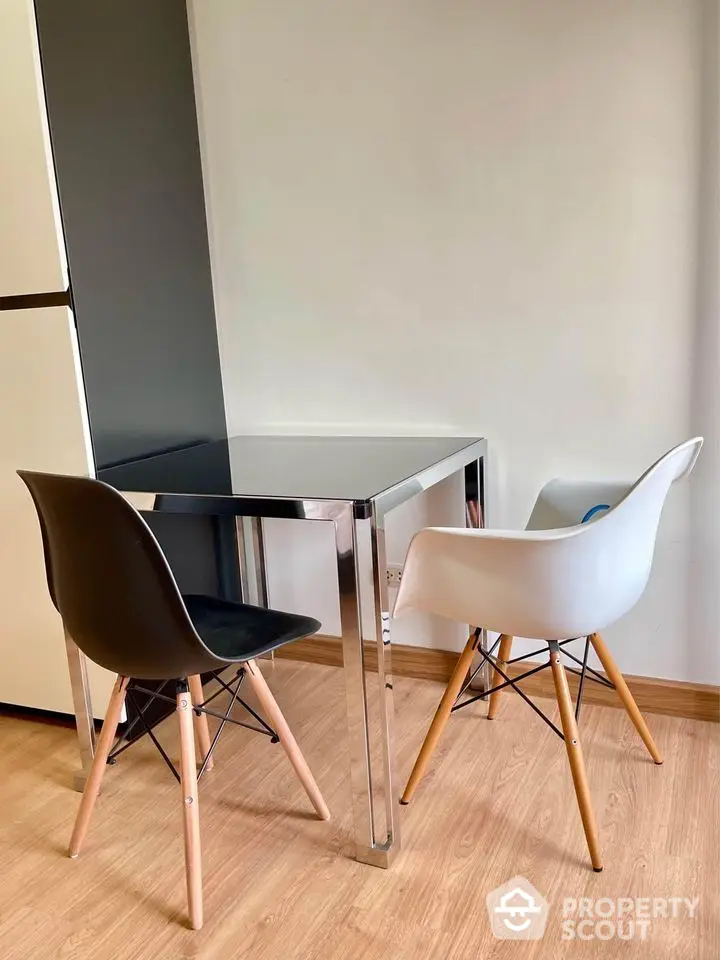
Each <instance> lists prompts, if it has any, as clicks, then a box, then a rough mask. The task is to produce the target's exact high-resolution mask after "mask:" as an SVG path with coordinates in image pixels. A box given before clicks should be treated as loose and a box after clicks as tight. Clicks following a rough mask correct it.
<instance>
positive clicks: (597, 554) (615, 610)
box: [394, 437, 703, 872]
mask: <svg viewBox="0 0 720 960" xmlns="http://www.w3.org/2000/svg"><path fill="white" fill-rule="evenodd" d="M702 443H703V441H702V437H696V438H695V439H693V440H688V441H686V442H685V443H682V444H680V445H679V446H677V447H675V448H674V449H673V450H671V451H670V452H669V453H666V454H665V456H664V457H662V458H661V459H660V460H658V461H657V463H655V464H654V465H653V466H652V467H650V469H649V470H648V471H647V472H646V473H644V474H643V475H642V477H640V479H639V480H638V481H637V482H636V483H635V484H618V483H597V482H595V483H572V482H567V481H562V480H553V481H551V482H550V483H549V484H547V485H546V486H545V487H544V488H543V490H542V491H541V493H540V496H539V497H538V499H537V502H536V504H535V507H534V509H533V511H532V515H531V517H530V520H529V522H528V525H527V528H526V530H524V531H505V530H482V529H481V530H477V529H467V530H465V529H446V528H433V527H430V528H427V529H425V530H422V531H420V533H418V534H417V535H416V536H415V537H414V539H413V541H412V543H411V544H410V548H409V550H408V555H407V559H406V561H405V566H404V569H403V574H402V581H401V585H400V590H399V592H398V597H397V601H396V604H395V610H394V616H395V617H397V616H399V615H401V614H402V613H404V612H405V611H407V610H424V611H426V612H429V613H436V614H440V615H441V616H444V617H449V618H450V619H452V620H457V621H460V622H462V623H471V624H475V625H477V626H478V629H477V630H475V631H474V632H473V633H472V634H471V635H470V637H469V639H468V642H467V644H466V646H465V649H464V650H463V652H462V654H461V655H460V659H459V660H458V663H457V666H456V667H455V670H454V672H453V675H452V677H451V678H450V682H449V683H448V685H447V688H446V690H445V693H444V695H443V698H442V700H441V702H440V705H439V706H438V709H437V712H436V713H435V717H434V719H433V721H432V724H431V725H430V728H429V730H428V733H427V736H426V737H425V741H424V743H423V745H422V748H421V750H420V753H419V754H418V757H417V760H416V761H415V766H414V767H413V770H412V773H411V775H410V779H409V780H408V783H407V786H406V787H405V792H404V794H403V796H402V800H401V803H408V802H409V801H410V800H411V799H412V796H413V794H414V792H415V789H416V787H417V785H418V783H419V781H420V779H421V778H422V776H423V774H424V772H425V769H426V768H427V764H428V761H429V760H430V757H431V756H432V753H433V750H434V748H435V746H436V744H437V742H438V740H439V738H440V735H441V734H442V731H443V729H444V728H445V725H446V723H447V721H448V718H449V716H450V713H451V712H452V710H453V709H454V708H455V709H457V707H458V706H461V705H462V706H464V705H465V704H458V703H456V701H457V700H458V696H459V695H460V694H461V693H462V692H463V690H464V688H466V687H467V686H468V684H467V683H466V682H465V681H466V677H467V675H468V671H469V669H470V666H471V663H472V659H473V655H474V654H475V653H476V651H477V650H478V649H479V644H478V640H479V635H480V630H479V628H480V627H483V628H485V629H487V630H491V631H496V632H498V633H499V634H500V637H499V640H498V642H497V643H496V646H499V651H498V654H497V657H493V656H491V655H487V654H485V653H482V651H480V652H481V653H482V656H483V657H484V658H485V660H486V661H488V662H490V663H492V665H493V667H494V680H493V684H492V688H491V691H490V694H491V695H490V703H489V706H488V718H489V719H492V718H493V717H494V716H495V714H496V712H497V709H498V705H499V699H500V689H501V688H504V687H507V686H510V685H512V686H513V687H514V689H516V690H517V692H518V693H520V694H521V696H523V698H524V699H528V698H527V697H525V695H524V694H523V693H522V691H521V690H520V688H519V687H517V686H516V683H517V681H518V679H521V678H514V679H512V680H511V679H510V678H509V677H508V676H507V674H506V673H505V669H506V664H507V662H508V661H509V660H510V652H511V646H512V638H513V637H514V636H515V637H534V638H538V639H540V640H542V641H545V642H547V650H545V648H543V650H542V651H536V654H537V653H538V652H548V653H549V662H548V663H543V664H542V665H541V666H538V667H533V669H532V670H530V671H529V673H535V672H538V671H539V670H540V669H545V668H547V667H548V666H549V667H550V668H551V670H552V675H553V681H554V686H555V694H556V696H557V701H558V706H559V708H560V718H561V726H562V733H561V732H560V730H558V729H557V727H555V725H554V724H552V723H551V722H550V721H549V720H547V718H544V719H546V720H547V722H550V725H551V726H552V727H553V729H555V732H556V733H558V735H559V736H561V737H562V739H564V741H565V746H566V749H567V754H568V759H569V762H570V769H571V772H572V778H573V783H574V785H575V792H576V795H577V801H578V806H579V808H580V816H581V818H582V822H583V827H584V830H585V836H586V839H587V844H588V848H589V851H590V859H591V861H592V865H593V869H594V870H595V871H596V872H599V871H600V870H602V858H601V855H600V847H599V844H598V837H597V827H596V825H595V815H594V813H593V808H592V803H591V800H590V793H589V790H588V784H587V777H586V774H585V765H584V761H583V756H582V750H581V747H580V739H579V736H578V727H577V713H579V708H580V698H581V694H582V684H583V683H584V680H585V676H586V672H589V673H590V675H591V676H593V675H594V679H599V680H600V681H601V682H605V683H608V684H609V685H611V686H614V687H615V689H616V690H617V693H618V695H619V697H620V699H621V700H622V702H623V705H624V707H625V709H626V710H627V712H628V714H629V715H630V719H631V720H632V722H633V723H634V725H635V728H636V729H637V731H638V733H639V734H640V736H641V737H642V739H643V742H644V743H645V745H646V747H647V748H648V750H649V752H650V755H651V756H652V758H653V760H654V761H655V763H658V764H659V763H662V758H661V756H660V753H659V751H658V749H657V746H656V745H655V742H654V741H653V738H652V736H651V734H650V731H649V730H648V728H647V725H646V723H645V721H644V719H643V717H642V715H641V713H640V711H639V710H638V708H637V705H636V703H635V701H634V699H633V697H632V694H631V693H630V690H629V689H628V687H627V684H626V683H625V680H624V678H623V675H622V674H621V673H620V670H619V669H618V667H617V665H616V663H615V661H614V660H613V658H612V657H611V655H610V652H609V651H608V649H607V647H606V646H605V643H604V642H603V640H602V638H601V636H600V633H599V631H600V630H603V629H604V628H605V627H607V626H609V625H610V624H611V623H613V622H614V621H616V620H618V619H619V618H620V617H622V616H623V615H624V614H625V613H627V612H628V610H630V609H631V608H632V607H633V606H634V605H635V604H636V603H637V601H638V600H639V599H640V597H641V595H642V593H643V591H644V589H645V586H646V584H647V582H648V578H649V576H650V568H651V566H652V559H653V552H654V548H655V538H656V534H657V528H658V523H659V520H660V514H661V512H662V508H663V504H664V502H665V497H666V496H667V493H668V490H669V488H670V485H671V484H672V483H673V482H674V481H675V480H678V479H680V478H681V477H685V476H687V475H688V474H689V473H690V471H691V470H692V468H693V467H694V465H695V461H696V460H697V457H698V455H699V453H700V448H701V447H702ZM583 520H584V521H585V522H583ZM580 637H584V638H586V646H585V657H584V660H583V661H581V660H579V659H578V658H575V657H572V654H569V653H568V651H567V650H566V649H565V644H567V643H569V642H570V640H571V639H575V638H580ZM589 643H592V646H593V648H594V650H595V652H596V653H597V655H598V658H599V659H600V662H601V664H602V666H603V668H604V670H605V674H606V676H607V679H606V678H604V677H602V675H600V674H597V673H595V672H594V671H591V670H590V668H588V667H587V652H588V644H589ZM493 649H494V648H493ZM491 653H492V651H491ZM561 653H566V654H568V656H571V657H572V659H574V660H576V662H577V663H578V664H581V665H582V672H581V681H580V683H581V688H580V691H579V695H578V701H577V707H576V708H575V709H573V703H572V699H571V696H570V690H569V687H568V681H567V676H566V673H565V668H564V667H563V664H562V661H561V656H560V655H561ZM527 656H532V655H531V654H528V655H527ZM516 659H518V660H520V659H526V657H522V658H516ZM513 662H514V661H513ZM527 675H528V674H525V676H527ZM501 681H502V682H501ZM474 699H478V698H474ZM467 702H471V701H467ZM528 702H529V703H530V705H531V706H533V708H534V709H535V710H536V711H537V712H540V711H539V710H538V708H537V707H535V705H534V704H532V701H529V700H528ZM541 715H542V714H541ZM543 716H544V715H543Z"/></svg>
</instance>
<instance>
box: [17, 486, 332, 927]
mask: <svg viewBox="0 0 720 960" xmlns="http://www.w3.org/2000/svg"><path fill="white" fill-rule="evenodd" d="M18 473H19V475H20V477H21V478H22V479H23V481H24V482H25V484H26V485H27V487H28V489H29V490H30V493H31V495H32V498H33V500H34V502H35V507H36V509H37V512H38V517H39V520H40V529H41V532H42V539H43V547H44V550H45V569H46V573H47V582H48V588H49V591H50V596H51V598H52V601H53V603H54V604H55V607H56V608H57V610H58V612H59V613H60V616H61V617H62V619H63V623H64V625H65V627H66V629H67V631H68V633H69V634H70V636H71V637H72V638H73V640H74V641H75V642H76V643H77V645H78V646H79V647H80V649H81V650H82V651H83V653H85V654H86V655H87V656H88V657H89V658H90V659H91V660H94V661H95V663H98V664H100V666H102V667H105V668H106V669H108V670H111V671H112V672H113V673H116V674H117V675H118V676H117V680H116V682H115V687H114V689H113V693H112V696H111V699H110V703H109V705H108V709H107V713H106V715H105V720H104V723H103V726H102V731H101V733H100V736H99V738H98V742H97V747H96V751H95V758H94V761H93V765H92V770H91V772H90V775H89V777H88V780H87V783H86V785H85V790H84V793H83V797H82V802H81V804H80V810H79V812H78V815H77V820H76V822H75V828H74V830H73V834H72V838H71V840H70V851H69V852H70V856H71V857H73V858H75V857H77V856H78V854H79V852H80V848H81V846H82V843H83V840H84V839H85V834H86V832H87V828H88V824H89V821H90V817H91V815H92V811H93V807H94V805H95V800H96V799H97V795H98V793H99V791H100V783H101V780H102V777H103V773H104V771H105V766H106V763H107V759H108V754H109V753H110V749H111V746H112V744H113V740H114V738H115V734H116V731H117V726H118V722H119V719H120V716H121V714H122V709H123V705H124V702H125V697H126V694H127V693H128V691H132V689H133V686H134V687H135V688H136V689H138V690H143V689H144V688H143V687H141V686H139V684H138V681H143V680H144V681H155V680H166V679H167V678H168V677H169V678H172V679H174V680H175V681H176V685H177V689H176V692H177V696H176V707H177V717H178V723H179V727H180V755H181V762H180V767H181V770H180V775H179V779H180V783H181V788H182V803H183V819H184V831H185V863H186V879H187V895H188V908H189V914H190V924H191V926H192V927H193V928H194V929H196V930H198V929H199V928H200V927H201V926H202V921H203V909H202V870H201V857H200V820H199V816H198V789H197V781H198V772H197V766H196V758H195V743H194V738H193V720H192V717H193V715H194V716H195V727H196V733H197V734H198V741H199V744H200V747H201V752H202V753H203V754H204V755H205V756H204V759H203V761H202V764H201V772H202V770H203V769H206V768H208V767H209V765H210V763H211V761H212V750H213V748H214V746H215V743H216V741H217V737H218V735H219V732H220V731H218V733H217V734H216V735H215V738H214V740H213V743H212V745H211V744H210V735H209V731H208V725H207V714H208V713H212V711H210V710H209V709H208V708H207V707H205V706H204V704H203V694H202V682H201V679H200V674H202V673H204V672H207V671H212V672H217V671H220V670H222V669H225V668H226V667H227V666H228V665H231V664H234V665H236V666H238V667H240V670H238V679H237V685H236V686H235V688H234V691H233V700H231V705H230V708H228V711H229V710H230V709H231V707H232V703H233V702H234V700H235V699H236V698H237V694H238V688H239V685H240V681H241V680H242V679H243V676H244V675H245V676H247V679H248V681H249V682H250V684H251V685H252V688H253V689H254V691H255V693H256V695H257V698H258V700H259V702H260V705H261V707H262V709H263V711H264V712H265V713H266V715H267V719H268V721H269V723H270V724H271V725H272V728H274V729H272V730H271V729H270V727H268V726H267V725H265V726H266V730H270V732H271V733H273V734H275V735H276V738H277V739H279V740H280V742H281V743H282V745H283V747H284V748H285V752H286V753H287V755H288V757H289V759H290V762H291V763H292V765H293V767H294V768H295V771H296V773H297V775H298V777H299V778H300V780H301V782H302V784H303V786H304V788H305V790H306V791H307V794H308V796H309V797H310V800H311V801H312V804H313V806H314V807H315V810H316V811H317V814H318V816H319V817H321V818H322V819H323V820H327V819H329V817H330V813H329V811H328V808H327V806H326V804H325V801H324V800H323V798H322V795H321V793H320V790H319V789H318V786H317V784H316V783H315V780H314V778H313V775H312V773H311V772H310V769H309V767H308V765H307V763H306V762H305V759H304V758H303V756H302V754H301V752H300V748H299V747H298V745H297V743H296V742H295V738H294V737H293V735H292V733H291V732H290V728H289V727H288V725H287V722H286V721H285V718H284V717H283V715H282V713H281V712H280V708H279V707H278V705H277V703H276V702H275V698H274V697H273V695H272V693H271V692H270V689H269V688H268V686H267V684H266V682H265V680H264V678H263V676H262V674H261V672H260V669H259V667H258V665H257V663H256V657H258V656H260V654H263V653H268V652H269V651H271V650H275V649H277V648H278V647H281V646H282V645H283V644H285V643H290V642H291V641H293V640H298V639H299V638H301V637H306V636H309V635H310V634H313V633H315V632H317V630H319V628H320V624H319V623H318V621H317V620H313V619H311V618H310V617H300V616H295V615H293V614H290V613H280V612H278V611H276V610H266V609H262V608H260V607H252V606H248V605H247V604H242V603H233V602H231V601H227V600H220V599H217V598H215V597H206V596H184V597H183V596H181V595H180V592H179V590H178V587H177V584H176V583H175V579H174V577H173V575H172V572H171V571H170V567H169V566H168V564H167V561H166V559H165V556H164V555H163V552H162V550H161V549H160V546H159V544H158V542H157V540H156V539H155V537H154V535H153V533H152V531H151V530H150V528H149V527H148V525H147V524H146V523H145V521H144V520H143V518H142V517H141V516H140V514H139V513H138V512H137V511H136V510H135V509H134V508H133V507H132V506H131V505H130V504H129V503H128V502H127V501H126V500H125V499H124V497H123V496H122V495H121V494H120V493H118V492H117V490H114V489H113V488H112V487H109V486H108V485H107V484H105V483H101V482H100V481H98V480H90V479H87V478H83V477H67V476H58V475H54V474H47V473H31V472H29V471H25V470H20V471H18ZM131 678H132V679H131ZM225 688H226V689H231V688H230V687H228V686H227V685H225ZM145 692H146V693H152V691H147V690H145ZM228 711H226V712H225V714H216V715H217V716H220V717H221V719H224V721H226V720H227V719H228ZM258 719H260V718H258ZM261 722H262V721H261ZM222 726H224V722H223V724H222ZM151 735H152V734H151ZM166 759H167V757H166ZM168 762H170V761H169V760H168ZM176 775H177V774H176Z"/></svg>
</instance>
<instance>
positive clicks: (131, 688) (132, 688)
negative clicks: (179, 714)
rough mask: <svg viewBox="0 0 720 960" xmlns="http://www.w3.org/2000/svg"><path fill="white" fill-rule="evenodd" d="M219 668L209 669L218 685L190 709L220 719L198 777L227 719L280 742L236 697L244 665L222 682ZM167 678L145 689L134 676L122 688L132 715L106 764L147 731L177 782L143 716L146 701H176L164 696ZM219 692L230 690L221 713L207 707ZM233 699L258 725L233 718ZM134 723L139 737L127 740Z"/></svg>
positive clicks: (169, 681)
mask: <svg viewBox="0 0 720 960" xmlns="http://www.w3.org/2000/svg"><path fill="white" fill-rule="evenodd" d="M222 669H223V670H224V669H225V668H224V667H223V668H222ZM220 672H221V671H217V672H215V673H213V679H214V680H217V682H218V683H219V684H220V689H219V690H216V691H215V692H214V693H213V694H211V695H210V696H209V697H208V698H207V700H204V701H203V702H202V703H194V704H193V712H194V713H195V714H196V716H200V715H201V714H202V713H204V714H206V715H207V716H211V717H215V718H216V719H218V720H219V721H220V725H219V727H218V729H217V730H216V731H215V735H214V736H213V739H212V741H211V743H210V748H209V749H208V752H207V753H206V754H205V756H204V757H203V759H202V763H201V764H200V769H199V770H198V775H197V777H198V780H199V779H200V778H201V777H202V776H203V774H204V773H205V771H206V769H207V765H208V761H209V760H210V758H211V757H212V755H213V753H214V751H215V747H216V745H217V742H218V740H219V739H220V734H221V733H222V732H223V730H224V729H225V725H226V724H228V723H233V724H235V726H238V727H245V728H246V729H248V730H252V731H253V732H255V733H262V734H264V735H265V736H267V737H270V742H271V743H279V742H280V738H279V736H278V734H277V732H276V731H275V730H273V728H272V727H271V726H270V725H269V724H268V723H267V722H266V721H265V720H264V719H263V718H262V717H261V716H260V714H259V713H257V711H256V710H254V709H253V708H252V707H251V706H250V704H249V703H246V702H245V701H244V700H243V699H242V698H241V697H240V685H241V684H242V682H243V679H244V677H245V670H244V668H242V667H241V668H240V669H239V670H238V671H237V673H236V675H235V677H234V678H233V679H232V680H231V681H230V683H226V682H225V680H223V679H221V677H220V676H219V673H220ZM171 682H172V681H171V680H164V681H163V682H162V683H161V684H160V686H159V687H158V689H157V690H149V689H148V688H147V687H143V686H141V685H140V684H139V683H138V682H137V681H136V680H131V681H130V682H129V684H128V686H127V690H126V696H127V698H128V700H129V701H130V703H132V705H133V707H134V708H135V716H134V717H133V719H132V720H131V721H130V723H129V724H128V726H127V728H126V729H125V731H124V732H123V733H122V734H120V736H119V737H118V738H117V740H116V741H115V743H114V745H113V748H112V750H111V751H110V753H109V754H108V758H107V762H108V763H109V764H115V763H117V758H118V757H119V756H120V754H121V753H124V752H125V751H126V750H127V749H128V747H131V746H132V745H133V744H134V743H137V741H138V740H139V739H141V738H142V737H143V736H145V735H147V736H149V737H150V740H151V741H152V743H153V744H154V746H155V747H156V749H157V750H158V752H159V754H160V756H161V757H162V758H163V760H164V761H165V763H166V764H167V766H168V767H169V768H170V771H171V773H172V774H173V776H174V777H175V779H176V780H177V781H178V782H179V781H180V774H179V773H178V770H177V768H176V767H175V764H174V763H173V762H172V760H171V759H170V757H169V756H168V755H167V753H166V752H165V750H164V748H163V746H162V744H161V743H160V741H159V740H158V738H157V737H156V735H155V732H154V731H153V725H151V724H150V723H148V720H147V716H146V713H147V710H148V708H149V706H150V704H151V703H152V702H153V701H155V700H162V701H163V702H165V703H171V704H172V705H173V706H175V705H176V701H175V700H174V699H173V698H172V697H168V696H166V695H165V694H164V693H163V692H162V691H163V690H165V688H166V687H167V686H168V684H169V683H171ZM183 682H185V683H187V681H180V683H183ZM139 693H140V694H143V695H144V696H145V698H146V699H145V701H144V702H143V703H140V702H139V701H138V697H137V694H139ZM222 693H229V694H230V701H229V703H228V705H227V707H226V709H225V710H224V711H223V712H222V713H221V712H219V711H217V710H211V709H209V708H208V706H207V705H208V704H209V703H211V702H212V701H213V700H215V698H216V697H219V696H220V694H222ZM236 703H237V704H240V706H241V707H243V708H244V709H245V710H246V711H247V712H248V713H249V714H250V716H252V717H253V719H254V720H256V721H257V722H258V724H259V726H254V725H253V724H251V723H245V722H244V721H242V720H237V719H236V718H235V717H233V716H231V714H232V711H233V709H234V707H235V704H236ZM138 726H140V727H142V729H143V731H144V732H143V733H141V734H140V736H139V737H136V738H135V739H133V740H130V739H129V737H130V735H131V734H132V732H133V731H134V730H136V729H137V727H138Z"/></svg>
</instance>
